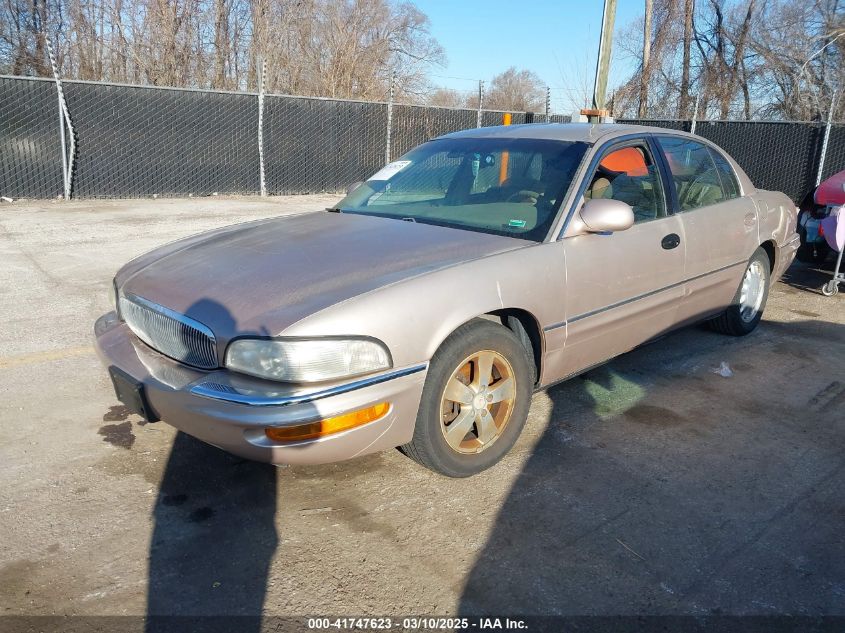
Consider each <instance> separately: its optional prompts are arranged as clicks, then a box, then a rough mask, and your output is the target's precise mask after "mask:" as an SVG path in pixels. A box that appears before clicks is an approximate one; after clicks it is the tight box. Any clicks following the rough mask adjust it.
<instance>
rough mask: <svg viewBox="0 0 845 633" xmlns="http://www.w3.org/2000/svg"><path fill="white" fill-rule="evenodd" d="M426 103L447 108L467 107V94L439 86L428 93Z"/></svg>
mask: <svg viewBox="0 0 845 633" xmlns="http://www.w3.org/2000/svg"><path fill="white" fill-rule="evenodd" d="M476 100H477V97H476ZM426 103H428V105H433V106H442V107H445V108H466V107H467V95H465V94H462V93H460V92H459V91H457V90H453V89H452V88H437V89H435V90H434V91H432V92H431V94H429V95H428V98H427V99H426Z"/></svg>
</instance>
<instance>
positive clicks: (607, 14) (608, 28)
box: [582, 0, 616, 123]
mask: <svg viewBox="0 0 845 633" xmlns="http://www.w3.org/2000/svg"><path fill="white" fill-rule="evenodd" d="M615 20H616V0H604V10H603V11H602V21H601V39H600V40H599V54H598V59H597V60H596V80H595V83H594V84H593V108H592V110H586V111H583V112H582V114H586V115H587V117H588V118H589V120H590V121H591V122H595V123H598V122H599V121H601V120H602V118H605V117H607V109H606V100H607V76H608V74H609V72H610V53H611V50H612V48H613V23H614V21H615Z"/></svg>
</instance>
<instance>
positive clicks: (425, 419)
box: [401, 319, 534, 477]
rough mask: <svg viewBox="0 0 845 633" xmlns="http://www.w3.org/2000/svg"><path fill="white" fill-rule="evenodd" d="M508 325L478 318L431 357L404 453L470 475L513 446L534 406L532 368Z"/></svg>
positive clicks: (429, 465) (447, 470) (440, 468)
mask: <svg viewBox="0 0 845 633" xmlns="http://www.w3.org/2000/svg"><path fill="white" fill-rule="evenodd" d="M530 362H531V361H530V360H529V358H528V355H527V353H526V350H525V348H524V347H523V345H522V343H520V341H519V339H518V338H517V337H516V336H515V335H514V334H513V332H511V331H510V330H509V329H507V328H505V327H503V326H501V325H497V324H496V323H493V322H491V321H486V320H482V319H476V320H474V321H471V322H470V323H467V324H466V325H463V326H461V327H460V328H458V329H457V330H456V331H455V332H454V333H453V334H452V335H451V336H449V338H448V339H446V341H445V342H444V343H443V345H441V347H440V349H439V350H438V351H437V353H436V354H435V355H434V357H433V358H432V359H431V363H430V365H429V370H428V377H427V378H426V383H425V386H424V388H423V396H422V401H421V402H420V408H419V412H418V414H417V422H416V426H415V428H414V437H413V439H412V440H411V442H410V443H409V444H406V445H405V446H403V447H401V450H402V452H404V453H405V454H406V455H408V456H409V457H411V458H412V459H414V460H416V461H418V462H419V463H420V464H422V465H423V466H426V467H427V468H430V469H431V470H434V471H436V472H438V473H441V474H443V475H446V476H449V477H468V476H470V475H474V474H475V473H478V472H481V471H482V470H485V469H486V468H489V467H490V466H492V465H493V464H495V463H496V462H498V461H499V460H500V459H501V458H502V457H503V456H504V455H505V454H506V453H507V452H508V451H509V450H510V449H511V447H512V446H513V445H514V443H515V442H516V440H517V438H518V437H519V434H520V433H521V431H522V427H523V426H524V425H525V420H526V418H527V417H528V408H529V406H530V403H531V392H532V389H533V384H532V383H533V379H532V377H533V375H534V374H533V371H532V368H531V365H530Z"/></svg>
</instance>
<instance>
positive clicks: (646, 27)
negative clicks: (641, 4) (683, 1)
mask: <svg viewBox="0 0 845 633" xmlns="http://www.w3.org/2000/svg"><path fill="white" fill-rule="evenodd" d="M651 11H652V0H645V19H644V20H643V69H642V72H641V73H640V107H639V110H638V112H637V116H639V117H640V118H641V119H644V118H646V116H648V80H649V78H650V76H651Z"/></svg>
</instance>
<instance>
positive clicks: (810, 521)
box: [0, 196, 845, 615]
mask: <svg viewBox="0 0 845 633" xmlns="http://www.w3.org/2000/svg"><path fill="white" fill-rule="evenodd" d="M336 199H337V197H336V196H296V197H287V198H283V197H278V198H270V199H263V200H262V199H258V198H243V199H233V198H226V199H224V198H219V199H218V198H213V199H212V198H204V199H189V200H130V201H97V202H72V203H59V202H39V203H13V204H3V205H2V206H0V259H1V260H2V266H0V331H2V333H3V336H2V337H0V532H2V538H0V608H2V613H3V614H6V615H10V614H90V615H94V614H97V615H101V614H109V615H121V614H145V613H151V614H257V613H261V612H262V610H263V612H264V613H266V614H276V615H285V614H347V615H351V614H356V615H379V614H381V615H386V614H417V615H418V614H454V613H466V614H477V613H490V612H495V613H499V614H503V613H505V614H516V613H521V614H529V613H536V614H557V613H560V614H608V615H615V614H698V615H706V614H714V613H716V614H759V615H775V614H793V615H825V614H838V615H845V539H843V532H842V530H843V525H845V486H843V475H845V472H843V466H845V451H843V449H845V371H843V369H845V314H843V309H842V308H843V302H845V299H843V296H842V295H840V296H837V297H833V298H825V297H822V296H821V295H820V294H819V293H818V291H817V290H816V289H817V288H818V287H819V286H820V285H821V283H822V282H823V281H824V280H825V279H826V276H825V277H823V276H822V274H821V273H819V272H818V271H814V270H810V269H807V268H805V267H802V266H798V265H796V266H793V268H792V269H791V270H790V271H789V273H788V275H787V278H786V279H785V281H783V282H781V283H778V284H777V285H776V287H774V288H773V291H772V293H771V295H770V297H769V307H768V309H767V311H766V316H765V319H764V321H763V323H762V325H761V327H760V328H759V330H758V331H757V332H755V333H754V334H753V335H751V336H749V337H747V338H744V339H732V338H727V337H723V336H719V335H717V334H713V333H710V332H708V331H706V330H703V329H701V328H690V329H686V330H683V331H681V332H678V333H676V334H673V335H671V336H669V337H666V338H664V339H663V340H661V341H658V342H656V343H654V344H651V345H649V346H647V347H645V348H643V349H640V350H638V351H635V352H632V353H630V354H627V355H625V356H624V357H622V358H619V359H617V360H616V361H614V362H612V363H610V364H608V365H606V366H604V367H601V368H599V369H596V370H594V371H591V372H589V373H588V374H586V375H584V376H581V377H579V378H576V379H573V380H570V381H569V382H567V383H564V384H563V385H560V386H557V387H554V388H552V389H551V390H549V391H548V392H547V393H540V394H537V395H536V396H535V397H534V401H533V404H532V408H531V415H530V418H529V422H528V426H527V428H526V431H525V433H524V434H523V436H522V438H521V439H520V441H519V442H518V444H517V446H516V447H515V450H514V451H513V452H512V453H511V454H510V455H509V456H508V457H507V458H506V459H505V460H504V462H503V463H502V464H500V465H499V466H497V467H496V468H494V469H493V470H491V471H488V472H486V473H484V474H482V475H480V476H477V477H474V478H471V479H468V480H461V481H456V480H448V479H444V478H441V477H438V476H436V475H434V474H432V473H430V472H428V471H427V470H424V469H423V468H421V467H419V466H417V465H416V464H415V463H413V462H411V461H410V460H408V459H406V458H405V457H403V456H402V455H401V454H400V453H398V452H397V451H388V452H385V453H381V454H377V455H373V456H369V457H365V458H361V459H358V460H353V461H350V462H345V463H340V464H334V465H328V466H318V467H284V468H278V469H277V468H274V467H272V466H267V465H262V464H256V463H251V462H245V461H243V460H240V459H237V458H234V457H231V456H229V455H227V454H225V453H223V452H221V451H220V450H218V449H216V448H212V447H210V446H205V445H203V444H200V443H199V442H197V441H195V440H193V439H192V438H190V437H187V436H184V435H177V433H176V432H175V431H174V429H172V428H171V427H169V426H167V424H165V423H156V424H142V423H141V422H140V420H139V419H138V418H137V417H135V416H132V415H127V412H126V411H125V409H124V408H123V407H122V406H120V404H119V403H118V402H117V401H116V400H115V397H114V395H113V393H112V391H111V386H110V384H109V382H108V379H107V374H106V372H105V370H104V369H103V368H102V367H101V366H100V364H99V361H98V360H97V358H96V356H95V354H94V352H93V349H92V346H91V338H92V331H91V328H92V324H93V322H94V320H95V318H96V317H97V316H99V315H100V314H102V313H103V312H106V311H107V310H108V309H110V307H109V306H110V301H109V285H110V281H111V278H112V275H113V274H114V272H115V270H116V269H117V268H118V267H119V266H120V265H121V264H122V263H124V262H125V261H127V260H129V259H130V258H132V257H134V256H135V255H138V254H140V253H141V252H143V251H146V250H149V249H151V248H153V247H154V246H156V245H159V244H163V243H165V242H168V241H171V240H173V239H176V238H178V237H181V236H184V235H188V234H191V233H195V232H198V231H202V230H206V229H210V228H213V227H216V226H220V225H224V224H230V223H233V222H238V221H242V220H247V219H254V218H259V217H263V216H269V215H278V214H282V213H290V212H299V211H304V210H313V209H320V208H323V207H325V206H327V205H328V204H330V203H332V202H334V201H336ZM723 361H724V362H727V363H728V364H729V365H730V367H731V368H732V370H733V372H734V375H733V376H732V377H730V378H724V377H722V376H720V375H717V374H716V373H714V372H713V368H717V367H718V366H719V365H720V363H721V362H723Z"/></svg>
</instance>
